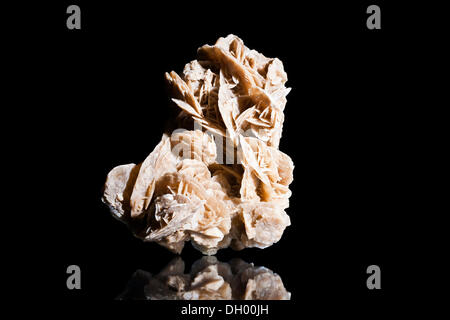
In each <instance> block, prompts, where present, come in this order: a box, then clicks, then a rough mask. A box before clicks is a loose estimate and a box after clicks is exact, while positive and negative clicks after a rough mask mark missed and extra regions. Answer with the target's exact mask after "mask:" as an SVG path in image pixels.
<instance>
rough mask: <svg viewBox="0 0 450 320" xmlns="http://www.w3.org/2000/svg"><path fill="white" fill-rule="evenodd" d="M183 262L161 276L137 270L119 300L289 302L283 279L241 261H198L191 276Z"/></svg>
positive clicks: (177, 259) (209, 258)
mask: <svg viewBox="0 0 450 320" xmlns="http://www.w3.org/2000/svg"><path fill="white" fill-rule="evenodd" d="M184 272H185V265H184V262H183V260H182V259H181V258H179V257H178V258H175V259H173V260H172V261H171V262H170V263H169V264H168V265H167V266H166V267H165V268H164V270H162V271H161V272H160V273H158V274H157V275H152V274H151V273H149V272H146V271H143V270H137V271H136V272H135V273H134V274H133V276H132V278H131V280H130V281H129V282H128V285H127V286H126V288H125V290H124V291H123V293H122V294H120V295H119V297H118V299H119V300H142V299H143V300H289V299H290V297H291V294H290V293H289V292H288V291H287V290H286V288H285V287H284V285H283V281H282V280H281V278H280V276H279V275H277V274H276V273H273V272H272V271H271V270H269V269H267V268H265V267H255V266H254V265H253V264H250V263H246V262H244V261H243V260H241V259H233V260H231V261H230V263H223V262H219V261H217V259H216V258H215V257H203V258H201V259H200V260H197V261H196V262H195V263H194V264H193V265H192V268H191V271H190V273H184Z"/></svg>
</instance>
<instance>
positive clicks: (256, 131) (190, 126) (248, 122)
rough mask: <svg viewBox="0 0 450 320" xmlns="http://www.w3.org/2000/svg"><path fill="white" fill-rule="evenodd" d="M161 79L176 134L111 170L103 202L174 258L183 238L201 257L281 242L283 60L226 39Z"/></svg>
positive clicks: (286, 176) (285, 187) (287, 167)
mask: <svg viewBox="0 0 450 320" xmlns="http://www.w3.org/2000/svg"><path fill="white" fill-rule="evenodd" d="M166 79H167V80H168V84H169V86H170V88H171V94H172V101H173V102H174V104H175V105H176V106H178V107H179V108H180V114H179V116H178V117H177V120H176V121H177V124H178V127H179V129H177V130H175V131H173V132H171V133H170V134H164V135H163V137H162V139H161V142H160V143H159V144H158V145H157V146H156V147H155V149H154V150H153V151H152V152H151V153H150V154H149V155H148V157H147V158H146V159H145V160H144V161H143V162H142V163H141V164H138V165H135V164H128V165H121V166H118V167H116V168H114V169H112V170H111V172H110V173H109V174H108V177H107V180H106V184H105V191H104V195H103V201H104V202H105V203H106V204H107V205H108V206H109V207H110V208H111V211H112V212H113V214H114V216H115V217H117V218H118V219H120V220H121V221H123V222H125V223H127V224H128V225H129V227H130V228H131V230H132V231H133V233H134V234H135V235H136V236H137V237H139V238H141V239H143V240H145V241H155V242H157V243H159V244H161V245H163V246H165V247H167V248H168V249H170V250H172V251H173V252H176V253H180V252H181V251H182V249H183V247H184V243H185V242H186V241H191V242H192V244H193V246H194V247H195V248H197V249H198V250H200V251H201V252H202V253H203V254H207V255H212V254H215V253H216V252H217V250H219V249H221V248H226V247H228V246H231V247H232V248H233V249H235V250H241V249H243V248H245V247H258V248H265V247H268V246H270V245H272V244H273V243H275V242H277V241H279V240H280V239H281V236H282V234H283V232H284V229H285V228H286V227H287V226H289V225H290V219H289V216H288V215H287V214H286V212H285V209H286V208H288V207H289V197H290V196H291V191H290V190H289V184H290V183H291V182H292V180H293V168H294V165H293V162H292V160H291V159H290V157H289V156H288V155H286V154H284V153H283V152H281V151H280V150H278V145H279V141H280V138H281V132H282V125H283V120H284V114H283V110H284V107H285V104H286V95H287V93H288V92H289V89H288V88H286V87H285V82H286V81H287V76H286V73H285V72H284V69H283V64H282V63H281V61H280V60H278V59H276V58H275V59H272V58H266V57H264V56H263V55H262V54H260V53H258V52H256V51H255V50H250V49H248V48H247V47H245V46H244V44H243V42H242V40H241V39H239V38H238V37H236V36H234V35H229V36H228V37H226V38H220V39H219V40H218V41H217V42H216V44H215V45H214V46H209V45H205V46H203V47H201V48H200V49H199V50H198V60H194V61H192V62H190V63H188V64H187V65H186V66H185V68H184V71H183V74H182V76H181V77H180V76H179V75H178V74H177V73H175V72H173V71H172V72H170V73H167V74H166ZM234 155H236V156H237V158H236V159H235V157H234ZM229 159H231V162H230V161H228V160H229ZM224 161H225V162H224ZM225 291H226V290H225Z"/></svg>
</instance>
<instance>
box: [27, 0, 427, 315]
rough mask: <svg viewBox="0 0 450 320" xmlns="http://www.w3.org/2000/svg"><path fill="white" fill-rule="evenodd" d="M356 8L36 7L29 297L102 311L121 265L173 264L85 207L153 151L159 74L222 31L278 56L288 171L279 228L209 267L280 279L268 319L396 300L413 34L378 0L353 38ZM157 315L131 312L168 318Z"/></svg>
mask: <svg viewBox="0 0 450 320" xmlns="http://www.w3.org/2000/svg"><path fill="white" fill-rule="evenodd" d="M69 4H78V5H80V7H81V20H82V22H81V23H82V29H81V30H67V28H66V18H67V14H66V13H65V11H66V8H67V6H68V5H69ZM369 4H372V3H371V2H370V3H369V2H360V3H356V2H355V3H352V4H351V3H347V2H344V1H339V3H337V2H336V1H335V2H331V1H330V2H314V3H313V4H311V3H308V4H306V3H305V4H304V3H301V4H299V5H297V6H294V4H293V3H291V2H283V1H277V2H272V3H270V4H265V3H263V2H252V1H250V2H242V1H241V2H236V3H234V2H228V3H227V2H217V3H214V4H212V3H211V2H203V1H199V2H195V3H194V2H192V3H189V4H183V5H180V4H177V3H173V2H162V3H157V4H150V3H147V4H143V3H139V4H138V3H137V2H136V3H131V2H125V1H122V2H114V3H113V2H107V1H97V2H95V4H94V3H93V2H88V1H73V2H67V1H61V2H58V3H57V4H56V3H55V4H54V5H46V6H45V14H46V15H45V17H46V18H45V20H44V21H41V24H40V25H39V30H34V31H36V33H35V34H36V36H35V38H34V39H33V41H34V42H33V43H34V44H36V45H35V46H33V47H34V50H35V51H34V52H35V58H36V61H37V69H36V72H35V73H34V75H33V79H35V80H37V81H36V83H35V85H36V87H39V88H40V90H39V95H40V97H41V98H44V101H45V104H44V105H43V106H41V107H39V108H35V109H32V110H31V111H30V115H31V117H33V116H35V117H36V118H37V117H39V119H41V121H40V127H39V134H40V139H41V140H40V141H45V143H39V144H35V149H33V151H34V152H35V153H37V154H45V155H46V156H45V158H44V157H42V158H41V160H40V161H42V163H44V164H45V165H47V166H48V169H47V166H46V167H45V168H46V169H45V172H47V173H50V174H48V175H47V176H46V178H45V179H46V180H45V181H43V182H44V183H45V184H46V187H45V188H46V189H47V190H48V193H47V197H46V198H45V199H43V200H42V201H43V202H44V203H49V204H51V205H50V206H49V207H48V209H47V212H46V216H48V217H49V218H50V219H48V220H46V221H48V222H46V223H45V224H46V228H45V231H42V233H43V234H41V237H40V240H39V242H40V243H41V244H42V246H43V247H45V250H43V251H42V250H39V251H36V252H34V253H31V255H30V256H29V259H30V261H36V259H39V261H42V262H41V264H42V265H43V266H44V267H45V269H46V271H47V273H46V274H47V275H46V276H45V279H44V280H45V283H46V285H45V289H44V290H43V291H44V292H45V293H44V292H42V295H43V297H44V298H45V299H47V300H51V301H57V302H56V303H61V304H62V305H64V306H66V307H67V308H68V310H74V311H76V310H78V311H79V310H80V309H81V310H84V309H83V308H84V307H89V308H94V309H91V310H99V311H101V310H104V309H105V308H109V304H108V302H110V301H112V300H113V299H114V298H115V297H116V296H117V295H118V294H119V293H121V291H122V290H123V289H124V287H125V285H126V283H127V281H128V280H129V278H130V277H131V275H132V274H133V272H134V271H135V270H136V269H144V270H147V271H149V272H151V273H157V272H159V271H160V270H161V269H162V268H163V267H164V266H165V265H166V264H167V263H169V262H170V260H171V259H172V258H173V257H174V255H173V254H172V253H170V252H168V251H167V250H165V249H164V248H162V247H160V246H158V245H157V244H154V243H143V242H142V241H140V240H139V239H136V238H134V237H133V236H132V235H131V233H130V232H129V231H128V230H127V228H126V226H125V225H123V224H121V223H119V222H118V221H116V220H115V219H113V218H112V216H111V215H110V213H109V211H108V209H107V208H106V206H105V205H103V204H102V203H101V201H100V198H101V194H102V190H101V189H102V185H103V183H104V181H105V177H106V174H107V173H108V172H109V170H110V169H111V168H113V167H114V166H116V165H119V164H125V163H131V162H134V163H139V162H141V161H142V160H143V159H145V157H146V156H147V155H148V153H149V152H151V151H152V150H153V148H154V146H155V145H156V144H157V143H158V142H159V140H160V138H161V135H162V132H163V128H164V127H165V124H166V122H167V121H169V117H170V114H169V110H168V108H167V106H168V103H169V98H168V95H167V92H166V90H165V82H164V72H166V71H171V70H175V71H177V72H181V71H182V68H183V67H184V64H186V63H187V62H189V61H191V60H193V59H195V56H196V50H197V48H198V47H200V46H201V45H203V44H213V43H214V42H215V41H216V40H217V38H218V37H221V36H226V35H228V34H230V33H233V34H235V35H238V36H239V37H240V38H242V39H243V40H244V43H245V44H246V46H248V47H249V48H252V49H256V50H257V51H259V52H261V53H263V54H264V55H266V56H268V57H278V58H279V59H281V60H282V61H283V63H284V66H285V70H286V72H287V74H288V83H287V85H288V86H289V87H292V91H291V93H290V94H289V95H288V103H287V106H286V109H285V115H286V117H285V123H284V129H283V137H282V139H281V145H280V150H282V151H283V152H285V153H287V154H288V155H290V156H291V157H292V159H293V161H294V164H295V170H294V182H293V183H292V185H291V190H292V192H293V195H292V198H291V201H290V208H289V209H288V210H287V213H288V214H289V215H290V217H291V222H292V225H291V226H290V227H288V228H287V229H286V231H285V233H284V235H283V238H282V239H281V241H279V242H278V243H277V244H275V245H273V246H272V247H270V248H267V249H264V250H258V249H245V250H243V251H240V252H234V251H232V250H231V249H226V250H222V251H219V253H218V254H217V257H218V259H219V260H221V261H224V262H226V261H228V260H229V259H231V258H235V257H239V258H242V259H244V260H245V261H247V262H253V263H254V264H255V265H258V266H265V267H267V268H269V269H271V270H272V271H274V272H276V273H278V274H279V275H280V276H281V278H282V280H283V282H284V285H285V287H286V288H287V289H288V290H289V291H290V292H291V293H292V301H290V302H286V304H284V305H280V304H274V307H273V308H274V309H273V310H274V311H273V313H272V317H273V318H277V317H278V316H282V314H283V313H285V312H294V311H295V312H298V313H301V312H302V310H306V309H312V310H313V311H315V312H319V313H321V312H326V311H330V310H331V312H334V311H333V310H336V309H334V308H343V309H344V310H357V309H358V308H361V307H362V308H363V309H362V310H365V311H362V312H375V311H376V310H384V308H386V307H387V306H388V305H390V304H391V303H394V302H395V301H396V299H397V298H398V297H399V296H401V295H402V294H403V293H404V291H405V287H404V284H405V281H406V280H407V279H405V278H406V274H405V273H404V272H403V271H404V266H405V265H406V264H407V262H406V260H405V259H406V254H407V253H408V252H409V251H410V249H411V248H410V247H411V242H408V241H406V240H405V239H406V234H407V233H408V232H409V230H408V226H407V222H406V220H407V217H408V216H409V215H410V214H411V210H410V208H411V207H413V206H414V202H415V199H414V196H413V194H412V193H411V192H410V189H411V188H412V187H411V185H412V184H413V181H411V180H412V179H413V178H412V177H411V175H410V172H411V170H413V164H412V163H411V159H410V152H411V145H412V144H413V143H414V142H415V141H416V139H415V136H414V134H415V133H414V130H413V128H414V123H413V121H412V120H411V118H412V117H413V115H414V113H415V110H414V108H412V107H411V105H410V104H407V103H405V95H406V92H407V91H408V84H409V81H411V78H410V75H411V74H412V73H413V72H414V69H413V68H412V66H413V65H414V63H415V61H414V59H415V58H413V57H412V56H411V55H410V52H411V51H410V50H411V42H410V38H411V37H412V35H414V36H418V32H419V31H418V30H416V29H413V28H411V27H410V26H409V27H408V25H407V24H405V23H404V19H402V17H403V18H404V16H405V15H407V13H405V11H404V10H405V7H401V6H398V7H394V6H393V5H392V4H387V3H384V2H380V1H376V2H374V4H378V5H380V7H381V11H382V29H381V30H368V29H367V28H366V19H367V16H368V15H367V14H366V8H367V6H368V5H369ZM33 34H34V33H33ZM43 171H44V169H43ZM47 185H48V186H49V187H47ZM42 188H44V187H43V186H42ZM181 256H182V258H183V259H184V260H185V262H186V265H187V266H188V267H189V266H190V264H191V263H192V262H194V261H195V260H196V259H198V258H200V257H201V254H200V253H199V252H197V251H196V250H194V249H193V248H192V247H191V246H190V245H189V244H187V245H186V247H185V249H184V251H183V253H182V255H181ZM71 264H76V265H79V266H80V267H81V270H82V290H79V291H76V290H73V291H69V290H67V288H66V283H65V282H66V281H65V280H66V277H67V274H66V268H67V266H68V265H71ZM371 264H376V265H379V266H380V268H381V272H382V280H381V282H382V284H381V285H382V289H381V290H378V291H377V290H372V291H370V290H368V289H367V287H366V279H367V276H368V275H367V274H366V268H367V267H368V266H369V265H371ZM127 306H128V305H127ZM161 306H163V307H161ZM171 306H173V305H170V304H167V303H165V304H158V303H156V302H152V303H150V304H149V306H142V305H139V306H136V305H132V306H131V307H130V308H137V309H139V310H142V311H143V312H147V311H146V310H147V309H146V308H151V312H152V313H155V312H160V311H162V309H165V308H167V310H168V312H170V314H171V315H172V316H176V315H179V305H177V307H171ZM115 307H116V308H117V307H118V306H117V302H116V303H115ZM119 308H121V307H119ZM328 308H331V309H328ZM135 310H136V309H135ZM362 314H364V313H362Z"/></svg>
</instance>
